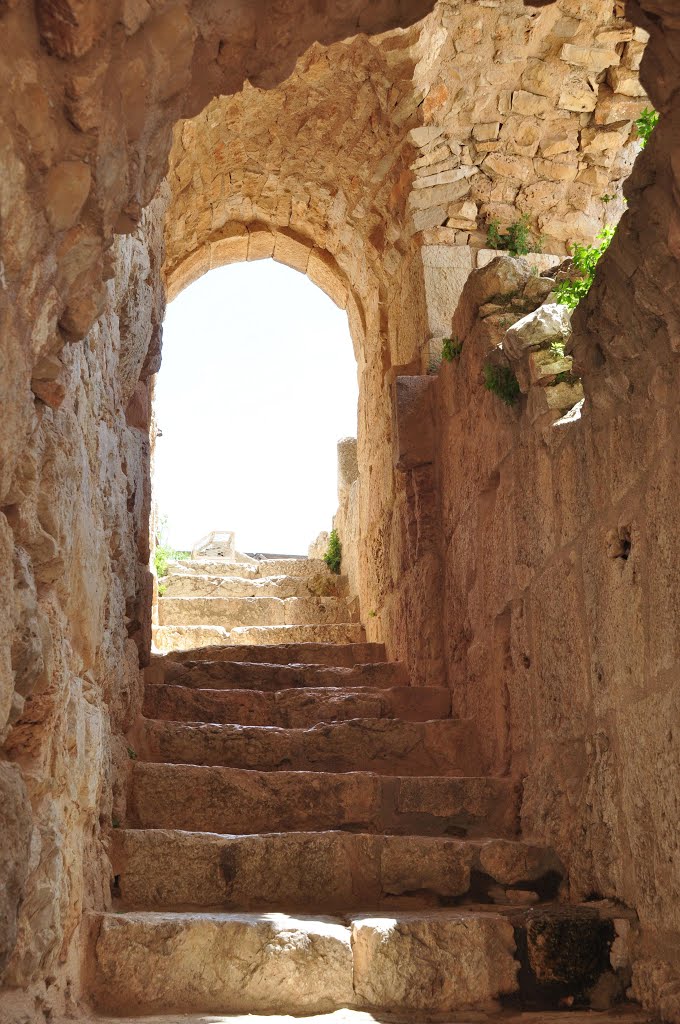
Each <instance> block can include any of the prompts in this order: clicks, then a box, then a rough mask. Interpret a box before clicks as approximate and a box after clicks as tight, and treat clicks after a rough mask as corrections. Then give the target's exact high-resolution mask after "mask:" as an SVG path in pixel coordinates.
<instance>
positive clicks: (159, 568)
mask: <svg viewBox="0 0 680 1024" xmlns="http://www.w3.org/2000/svg"><path fill="white" fill-rule="evenodd" d="M190 557H191V552H190V551H175V550H174V549H173V548H169V547H163V546H161V545H160V544H159V545H158V547H157V548H156V550H155V551H154V556H153V560H154V565H155V567H156V576H158V579H161V578H162V577H163V576H167V575H168V562H173V561H179V560H180V559H183V558H190Z"/></svg>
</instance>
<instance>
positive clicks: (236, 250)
mask: <svg viewBox="0 0 680 1024" xmlns="http://www.w3.org/2000/svg"><path fill="white" fill-rule="evenodd" d="M248 241H249V236H248V234H247V233H245V232H244V233H243V234H242V235H232V236H231V237H229V238H220V239H218V240H217V241H216V242H212V243H211V245H210V266H211V268H212V269H214V268H215V267H224V266H227V264H229V263H243V262H245V260H247V258H248Z"/></svg>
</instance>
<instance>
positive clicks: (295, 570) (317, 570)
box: [170, 558, 335, 579]
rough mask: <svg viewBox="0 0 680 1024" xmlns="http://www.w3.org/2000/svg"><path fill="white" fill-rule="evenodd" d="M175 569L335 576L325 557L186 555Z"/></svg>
mask: <svg viewBox="0 0 680 1024" xmlns="http://www.w3.org/2000/svg"><path fill="white" fill-rule="evenodd" d="M170 571H171V572H185V573H193V574H199V575H204V574H205V573H208V574H209V575H211V576H239V577H240V578H241V579H257V578H259V579H264V578H266V577H267V576H300V577H309V576H318V575H327V576H333V575H335V574H334V573H331V572H330V570H329V568H328V566H327V565H326V563H325V562H324V561H323V559H321V558H261V559H259V560H258V561H255V562H232V561H229V560H228V559H226V558H215V559H207V558H206V559H203V558H197V559H191V558H187V559H183V560H182V561H179V562H172V563H171V565H170Z"/></svg>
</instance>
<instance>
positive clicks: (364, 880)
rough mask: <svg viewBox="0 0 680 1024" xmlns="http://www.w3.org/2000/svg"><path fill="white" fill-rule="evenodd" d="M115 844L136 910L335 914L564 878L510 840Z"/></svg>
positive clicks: (532, 888) (119, 879) (117, 870)
mask: <svg viewBox="0 0 680 1024" xmlns="http://www.w3.org/2000/svg"><path fill="white" fill-rule="evenodd" d="M112 841H113V842H112V852H111V857H112V870H113V874H114V876H115V883H116V884H115V891H116V893H117V896H118V898H119V899H120V901H121V903H122V905H124V906H125V907H127V908H131V909H134V908H139V909H141V908H145V907H146V908H148V909H157V908H163V907H165V908H170V907H181V906H185V907H186V906H193V907H221V908H224V909H230V910H260V911H287V912H294V913H308V912H312V911H314V912H317V913H337V912H341V911H351V910H367V911H368V910H378V909H380V908H381V907H385V906H391V907H396V908H398V907H399V906H400V903H404V902H406V903H412V902H413V901H420V902H421V903H433V904H435V905H436V904H438V903H440V904H441V903H444V904H447V903H449V904H450V903H452V902H453V901H455V900H460V899H462V898H463V897H468V898H470V894H472V896H473V897H476V898H482V897H486V898H489V896H488V894H489V892H490V891H491V892H495V890H492V889H491V886H496V887H501V888H502V890H503V891H504V892H506V894H507V896H508V898H509V899H512V898H517V899H520V898H526V897H527V896H530V895H531V893H532V892H533V894H534V898H537V897H538V898H539V899H540V898H552V897H553V896H554V894H555V891H556V886H557V884H558V882H559V879H560V877H561V874H562V867H561V865H560V863H559V861H558V859H557V857H556V856H555V855H554V854H553V853H552V852H551V851H550V850H547V849H545V848H543V847H540V846H532V845H530V844H528V843H524V842H521V841H513V840H507V839H480V840H468V839H453V838H449V837H436V838H431V837H425V836H382V835H371V834H362V833H360V834H353V833H349V832H282V833H273V834H262V835H245V836H228V835H214V834H211V833H201V832H181V831H177V830H165V829H117V830H115V831H114V832H113V833H112Z"/></svg>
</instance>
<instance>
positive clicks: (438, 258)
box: [421, 204, 474, 337]
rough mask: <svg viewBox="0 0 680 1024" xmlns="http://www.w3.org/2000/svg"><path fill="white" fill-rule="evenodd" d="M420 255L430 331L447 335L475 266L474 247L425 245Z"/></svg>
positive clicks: (443, 335)
mask: <svg viewBox="0 0 680 1024" xmlns="http://www.w3.org/2000/svg"><path fill="white" fill-rule="evenodd" d="M470 205H474V204H470ZM421 256H422V261H423V277H424V285H425V297H426V302H427V328H428V333H429V334H431V335H438V336H439V337H446V336H447V335H448V333H449V330H450V327H451V317H452V316H453V314H454V312H455V310H456V306H457V305H458V301H459V299H460V296H461V294H462V292H463V288H464V287H465V283H466V281H467V279H468V277H469V276H470V273H471V271H472V268H473V262H472V257H473V250H472V249H471V248H470V247H469V246H458V245H456V246H453V245H424V246H423V247H422V249H421Z"/></svg>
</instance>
